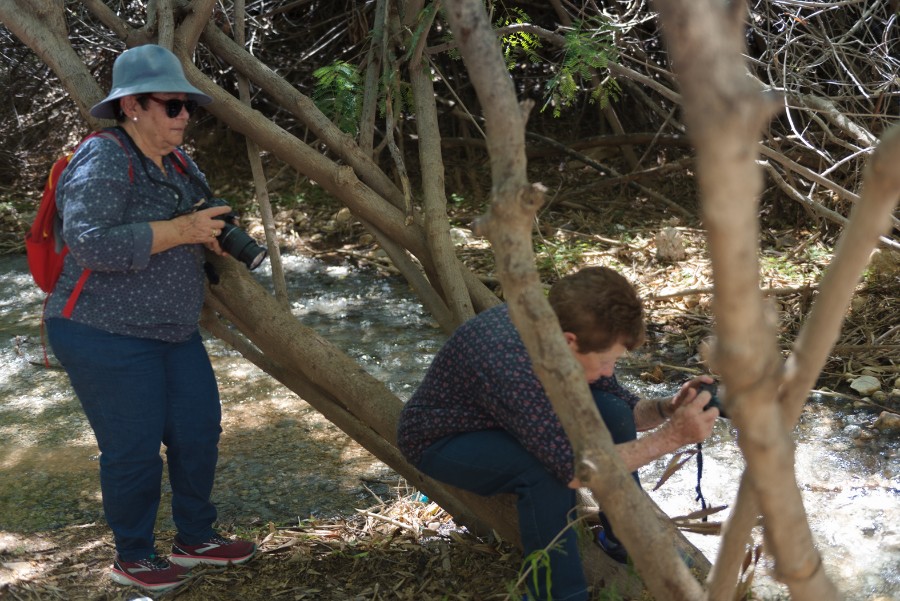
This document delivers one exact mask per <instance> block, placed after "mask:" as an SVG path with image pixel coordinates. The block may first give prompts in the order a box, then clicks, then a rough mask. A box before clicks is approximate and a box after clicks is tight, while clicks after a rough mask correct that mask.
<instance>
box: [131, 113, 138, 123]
mask: <svg viewBox="0 0 900 601" xmlns="http://www.w3.org/2000/svg"><path fill="white" fill-rule="evenodd" d="M131 120H132V121H134V122H135V123H137V115H135V116H134V117H132V118H131Z"/></svg>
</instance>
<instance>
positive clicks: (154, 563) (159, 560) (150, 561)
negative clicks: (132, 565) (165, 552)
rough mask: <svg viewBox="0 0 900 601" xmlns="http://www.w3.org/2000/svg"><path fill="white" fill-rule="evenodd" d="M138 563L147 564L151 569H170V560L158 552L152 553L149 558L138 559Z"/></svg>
mask: <svg viewBox="0 0 900 601" xmlns="http://www.w3.org/2000/svg"><path fill="white" fill-rule="evenodd" d="M137 563H139V564H141V565H145V566H147V567H148V568H150V569H151V570H168V569H169V562H168V561H167V560H166V559H165V558H163V557H160V556H159V555H157V554H156V553H154V554H152V555H151V556H150V557H148V558H147V559H142V560H140V561H138V562H137Z"/></svg>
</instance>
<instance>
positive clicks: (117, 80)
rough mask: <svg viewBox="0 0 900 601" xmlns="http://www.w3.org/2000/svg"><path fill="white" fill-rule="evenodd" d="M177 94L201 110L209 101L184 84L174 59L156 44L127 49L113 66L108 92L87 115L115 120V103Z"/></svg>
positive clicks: (180, 68) (189, 85) (178, 63)
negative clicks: (156, 94) (135, 97)
mask: <svg viewBox="0 0 900 601" xmlns="http://www.w3.org/2000/svg"><path fill="white" fill-rule="evenodd" d="M154 92H160V93H180V94H187V96H188V99H190V100H194V101H196V102H197V104H198V105H200V106H203V105H205V104H209V103H210V102H212V98H210V97H209V96H207V95H206V94H204V93H203V92H201V91H200V90H198V89H197V88H195V87H194V86H192V85H191V84H190V83H188V80H187V79H186V78H185V77H184V69H182V67H181V62H180V61H179V60H178V57H177V56H175V55H174V54H172V53H171V52H170V51H169V50H166V49H165V48H163V47H162V46H157V45H156V44H147V45H145V46H137V47H135V48H130V49H128V50H126V51H125V52H123V53H122V54H120V55H119V57H118V58H117V59H116V62H115V63H113V77H112V90H110V92H109V95H108V96H107V97H106V98H104V99H103V100H101V101H100V102H98V103H97V104H95V105H94V106H93V107H91V115H93V116H94V117H98V118H100V119H115V118H116V114H115V107H116V102H115V101H116V100H118V99H119V98H122V97H124V96H131V95H133V94H152V93H154Z"/></svg>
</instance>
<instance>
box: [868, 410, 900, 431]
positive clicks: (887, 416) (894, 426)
mask: <svg viewBox="0 0 900 601" xmlns="http://www.w3.org/2000/svg"><path fill="white" fill-rule="evenodd" d="M874 428H875V429H876V430H880V431H882V432H886V431H888V430H892V431H895V432H896V431H897V430H900V415H897V414H896V413H891V412H890V411H882V412H881V415H879V416H878V419H876V420H875V425H874Z"/></svg>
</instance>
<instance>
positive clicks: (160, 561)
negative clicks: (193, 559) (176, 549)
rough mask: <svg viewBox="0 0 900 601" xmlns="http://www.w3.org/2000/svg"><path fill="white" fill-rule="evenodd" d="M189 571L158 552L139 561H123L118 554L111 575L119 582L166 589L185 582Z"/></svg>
mask: <svg viewBox="0 0 900 601" xmlns="http://www.w3.org/2000/svg"><path fill="white" fill-rule="evenodd" d="M188 571H189V570H187V569H186V568H183V567H181V566H176V565H172V564H171V563H169V562H168V561H167V560H166V559H165V558H163V557H160V556H159V555H156V554H153V555H151V556H150V557H147V558H145V559H139V560H138V561H123V560H122V559H121V558H119V557H118V556H116V561H115V563H114V564H113V567H112V572H110V574H109V577H110V578H112V580H113V581H114V582H118V583H119V584H130V585H133V586H139V587H141V588H143V589H147V590H148V591H165V590H168V589H170V588H175V587H176V586H180V585H182V584H184V583H185V582H186V579H187V573H188Z"/></svg>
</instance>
